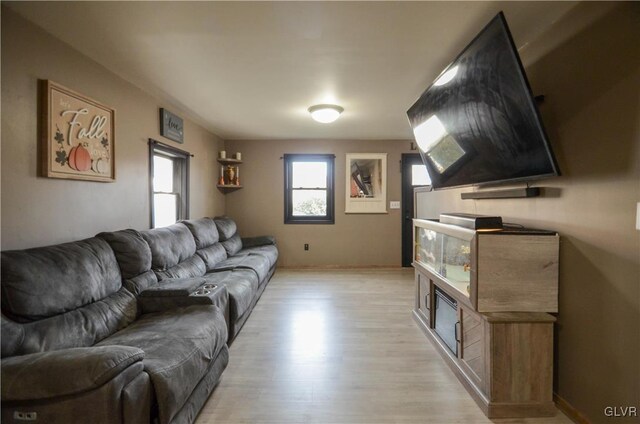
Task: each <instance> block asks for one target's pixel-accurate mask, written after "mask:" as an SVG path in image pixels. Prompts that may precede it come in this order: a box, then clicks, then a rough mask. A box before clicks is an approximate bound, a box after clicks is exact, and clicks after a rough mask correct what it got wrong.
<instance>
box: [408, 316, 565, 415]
mask: <svg viewBox="0 0 640 424" xmlns="http://www.w3.org/2000/svg"><path fill="white" fill-rule="evenodd" d="M464 314H467V315H469V316H470V317H471V319H469V320H468V322H471V323H472V325H473V333H469V334H470V335H469V337H470V339H472V344H471V347H470V348H469V350H470V351H471V350H472V349H473V352H474V355H472V357H471V360H470V361H465V359H464V358H465V345H464V344H465V329H464V321H463V324H462V325H463V326H462V327H461V333H462V335H461V337H460V344H459V348H458V351H459V353H458V355H456V354H454V353H453V352H452V351H451V350H449V348H448V347H447V346H446V344H445V343H444V342H443V341H442V339H440V337H439V336H438V335H437V334H436V333H435V331H434V329H433V328H430V326H429V323H428V321H427V320H426V319H425V318H426V317H425V316H424V314H423V313H422V311H420V310H419V309H417V310H414V312H413V317H414V320H415V321H416V323H417V324H418V326H419V327H420V329H421V330H422V331H423V332H424V333H425V334H426V335H427V338H428V339H429V340H430V341H431V342H432V343H433V344H434V346H435V347H436V349H437V350H438V351H439V353H440V355H441V356H442V357H443V358H444V359H445V361H446V362H447V365H449V367H450V368H451V370H452V371H453V372H454V373H455V375H456V376H457V377H458V379H459V380H460V382H461V383H462V384H463V386H464V387H465V388H466V389H467V391H468V392H469V393H470V394H471V396H472V397H473V399H474V400H475V401H476V403H477V404H478V406H479V407H480V409H482V411H483V412H484V414H485V415H486V416H487V417H489V418H524V417H549V416H553V415H555V413H556V408H555V405H554V403H553V393H552V378H553V322H554V321H555V319H554V318H553V317H552V316H551V315H548V314H517V313H516V314H509V313H502V314H478V313H476V312H473V311H469V310H466V309H463V310H462V316H463V319H464ZM478 321H480V323H478ZM478 325H479V326H482V333H481V334H482V335H476V334H480V333H479V330H478V328H477V326H478ZM479 343H480V346H478V344H479ZM479 352H482V353H479ZM478 361H479V362H480V363H478Z"/></svg>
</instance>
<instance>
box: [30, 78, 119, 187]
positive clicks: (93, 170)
mask: <svg viewBox="0 0 640 424" xmlns="http://www.w3.org/2000/svg"><path fill="white" fill-rule="evenodd" d="M42 95H43V99H42V100H43V107H42V109H43V111H44V113H43V116H42V129H43V131H42V152H43V155H42V175H43V176H45V177H50V178H66V179H74V180H90V181H101V182H113V181H115V156H114V138H115V110H114V109H112V108H110V107H108V106H105V105H103V104H101V103H99V102H97V101H95V100H92V99H90V98H88V97H86V96H83V95H81V94H79V93H76V92H74V91H72V90H70V89H68V88H66V87H63V86H61V85H60V84H56V83H54V82H53V81H48V80H47V81H42Z"/></svg>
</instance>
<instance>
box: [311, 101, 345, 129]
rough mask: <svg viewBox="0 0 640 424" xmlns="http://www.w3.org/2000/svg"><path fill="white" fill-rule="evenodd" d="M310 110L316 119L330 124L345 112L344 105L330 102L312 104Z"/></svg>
mask: <svg viewBox="0 0 640 424" xmlns="http://www.w3.org/2000/svg"><path fill="white" fill-rule="evenodd" d="M308 110H309V113H310V114H311V117H312V118H313V119H314V120H315V121H318V122H321V123H323V124H328V123H330V122H333V121H335V120H336V119H338V117H339V116H340V114H341V113H342V112H344V108H343V107H341V106H338V105H329V104H323V105H314V106H311V107H310V108H309V109H308Z"/></svg>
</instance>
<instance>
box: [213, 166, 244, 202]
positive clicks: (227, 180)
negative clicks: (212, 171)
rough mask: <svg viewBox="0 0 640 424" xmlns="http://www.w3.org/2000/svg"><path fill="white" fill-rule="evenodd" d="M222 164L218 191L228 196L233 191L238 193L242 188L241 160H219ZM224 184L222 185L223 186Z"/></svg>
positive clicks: (217, 185)
mask: <svg viewBox="0 0 640 424" xmlns="http://www.w3.org/2000/svg"><path fill="white" fill-rule="evenodd" d="M217 160H218V163H219V164H220V177H219V179H218V184H216V187H218V190H220V191H221V192H222V193H223V194H227V193H229V192H232V191H236V190H238V189H241V188H242V184H240V178H239V177H240V164H242V160H241V159H235V158H220V157H219V158H218V159H217ZM221 183H222V184H221Z"/></svg>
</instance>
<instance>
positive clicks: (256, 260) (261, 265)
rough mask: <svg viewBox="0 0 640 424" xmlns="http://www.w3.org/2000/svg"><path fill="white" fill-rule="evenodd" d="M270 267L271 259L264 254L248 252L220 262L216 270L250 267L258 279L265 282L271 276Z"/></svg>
mask: <svg viewBox="0 0 640 424" xmlns="http://www.w3.org/2000/svg"><path fill="white" fill-rule="evenodd" d="M270 268H271V266H269V260H268V259H267V258H266V257H265V256H264V255H261V254H255V253H247V254H246V255H243V256H234V257H231V258H227V259H225V260H224V261H221V262H219V263H218V264H217V265H216V267H215V270H220V271H227V270H232V269H248V270H251V271H253V272H255V274H256V276H257V278H258V281H259V282H260V283H263V282H264V281H265V280H266V279H267V278H268V276H269V270H270Z"/></svg>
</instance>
